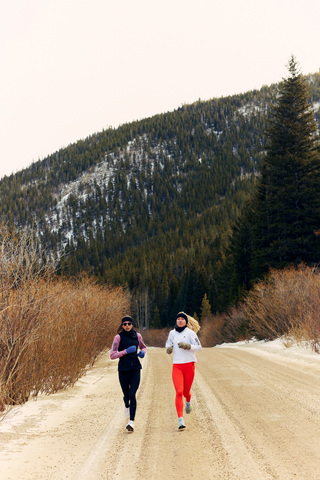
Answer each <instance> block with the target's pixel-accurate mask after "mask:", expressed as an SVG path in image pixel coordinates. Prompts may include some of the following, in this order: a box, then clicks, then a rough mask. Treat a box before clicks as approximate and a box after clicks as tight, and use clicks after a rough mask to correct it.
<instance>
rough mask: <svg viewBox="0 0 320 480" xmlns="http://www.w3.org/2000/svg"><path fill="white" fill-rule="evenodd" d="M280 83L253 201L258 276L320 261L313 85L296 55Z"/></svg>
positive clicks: (255, 273)
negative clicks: (306, 77) (283, 268)
mask: <svg viewBox="0 0 320 480" xmlns="http://www.w3.org/2000/svg"><path fill="white" fill-rule="evenodd" d="M288 70H289V76H288V78H286V79H284V80H283V82H282V83H281V84H280V86H279V92H278V99H277V104H276V106H275V107H274V109H273V112H272V115H271V118H270V121H269V128H268V130H267V137H268V140H269V144H268V147H267V154H266V158H265V160H264V162H263V165H262V168H261V177H260V182H259V186H258V190H257V194H256V198H255V199H254V202H253V216H254V219H253V236H252V242H253V262H252V266H253V276H254V277H258V276H261V275H262V274H263V273H265V272H266V271H267V270H268V268H269V266H272V267H276V268H282V267H283V266H285V265H287V264H290V263H293V264H298V263H300V262H301V261H304V262H306V263H308V264H313V263H315V262H318V261H319V260H320V256H319V238H317V236H316V235H315V233H314V232H315V231H317V230H319V227H320V155H319V150H318V147H317V137H316V132H317V128H316V124H315V121H314V115H313V110H312V105H311V104H310V103H308V98H309V87H308V84H307V82H306V80H305V78H304V77H303V76H302V74H301V73H300V72H299V69H298V64H297V62H296V60H295V58H294V57H293V56H292V57H291V58H290V61H289V65H288Z"/></svg>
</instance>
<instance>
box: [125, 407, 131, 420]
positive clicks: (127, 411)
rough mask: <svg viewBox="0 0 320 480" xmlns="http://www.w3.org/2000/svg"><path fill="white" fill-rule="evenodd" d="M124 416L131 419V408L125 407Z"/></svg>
mask: <svg viewBox="0 0 320 480" xmlns="http://www.w3.org/2000/svg"><path fill="white" fill-rule="evenodd" d="M124 414H125V417H126V418H130V407H124Z"/></svg>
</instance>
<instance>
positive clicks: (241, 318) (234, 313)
mask: <svg viewBox="0 0 320 480" xmlns="http://www.w3.org/2000/svg"><path fill="white" fill-rule="evenodd" d="M224 319H225V323H224V326H223V329H222V334H223V338H224V341H227V342H238V341H241V340H248V339H249V338H251V337H252V328H251V326H250V323H249V319H248V316H247V308H246V305H245V304H244V303H239V304H238V305H237V306H233V307H231V308H230V309H229V311H228V312H227V313H226V314H225V315H224Z"/></svg>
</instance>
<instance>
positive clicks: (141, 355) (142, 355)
mask: <svg viewBox="0 0 320 480" xmlns="http://www.w3.org/2000/svg"><path fill="white" fill-rule="evenodd" d="M144 355H145V353H144V352H143V351H142V350H140V352H139V353H138V357H140V358H143V357H144Z"/></svg>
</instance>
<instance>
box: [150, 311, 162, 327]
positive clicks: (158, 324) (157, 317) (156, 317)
mask: <svg viewBox="0 0 320 480" xmlns="http://www.w3.org/2000/svg"><path fill="white" fill-rule="evenodd" d="M151 327H152V328H162V325H161V320H160V312H159V308H158V307H156V308H155V309H154V313H153V319H152V322H151Z"/></svg>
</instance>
